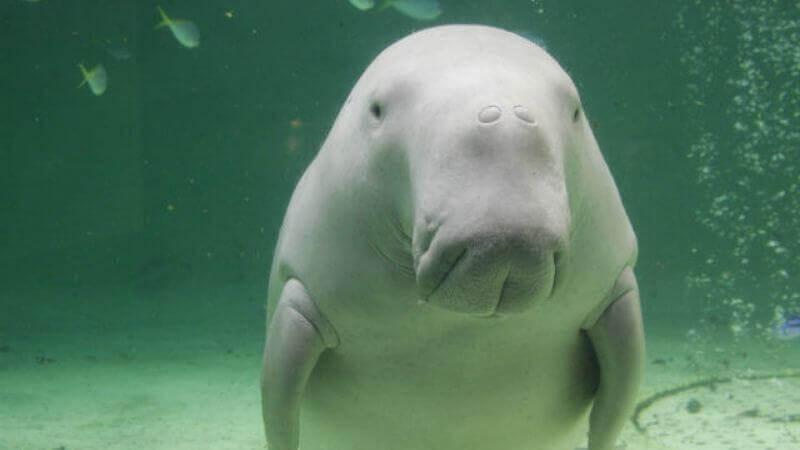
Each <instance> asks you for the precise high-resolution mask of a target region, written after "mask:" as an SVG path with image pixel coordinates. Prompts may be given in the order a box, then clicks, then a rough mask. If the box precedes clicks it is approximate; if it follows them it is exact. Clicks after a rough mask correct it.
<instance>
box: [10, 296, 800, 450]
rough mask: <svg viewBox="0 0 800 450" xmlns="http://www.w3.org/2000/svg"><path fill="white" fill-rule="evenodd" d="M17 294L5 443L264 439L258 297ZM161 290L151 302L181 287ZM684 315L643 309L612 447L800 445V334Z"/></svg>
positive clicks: (142, 444)
mask: <svg viewBox="0 0 800 450" xmlns="http://www.w3.org/2000/svg"><path fill="white" fill-rule="evenodd" d="M181 292H182V291H181ZM14 295H16V297H15V298H16V303H14V302H12V301H11V300H9V299H4V300H6V301H5V303H6V304H11V306H12V307H11V308H10V309H9V310H8V311H10V312H11V315H10V316H9V315H6V316H5V317H3V318H2V319H0V325H2V328H0V449H13V450H18V449H19V450H22V449H31V450H54V449H61V450H84V449H109V450H110V449H120V450H122V449H137V450H138V449H152V450H159V449H165V450H166V449H170V450H182V449H193V450H196V449H219V450H225V449H263V448H265V445H264V441H263V433H262V428H261V410H260V401H259V387H258V378H259V367H260V360H261V349H262V342H263V335H262V329H261V328H260V327H258V326H254V325H253V324H254V323H257V321H258V320H260V316H261V312H260V311H259V310H256V309H255V308H253V309H254V310H253V311H252V314H251V315H252V316H253V317H251V318H250V319H251V320H249V321H248V323H247V324H241V326H239V325H237V324H235V323H224V324H223V323H219V322H217V321H215V320H214V319H215V317H220V316H219V315H218V314H217V315H215V314H214V313H213V312H212V310H213V306H208V311H201V313H202V314H204V317H207V318H209V319H208V322H207V323H192V320H191V318H190V317H189V318H187V317H183V318H182V320H171V319H175V318H176V317H178V316H177V315H173V316H169V315H166V316H164V317H160V318H154V320H145V317H144V316H137V314H140V312H141V311H142V310H147V308H148V305H138V306H137V307H136V308H135V309H131V310H130V311H128V313H129V318H130V319H131V320H130V321H128V320H126V316H125V314H124V313H123V314H122V315H121V316H120V317H118V320H117V321H116V322H113V323H112V322H108V323H105V322H104V325H103V326H83V327H81V326H75V324H80V323H81V322H80V320H78V319H76V317H74V316H71V315H70V314H72V315H75V314H78V313H77V312H76V311H75V310H74V309H72V310H71V309H70V308H65V307H64V306H63V305H61V306H59V307H58V308H57V310H55V311H53V310H52V308H51V309H48V310H47V311H39V312H37V313H36V316H37V318H38V319H42V318H43V317H44V319H45V320H50V321H57V320H59V318H61V320H62V322H65V323H66V324H67V325H65V326H61V327H56V326H54V327H52V328H51V329H46V328H45V329H42V327H35V326H28V325H27V324H26V323H25V320H26V317H25V315H26V313H24V312H23V311H24V305H35V304H41V303H42V301H41V300H42V299H43V298H42V296H47V295H49V294H47V293H46V292H44V291H40V292H34V293H30V294H29V296H30V298H24V297H25V293H20V292H17V293H15V294H14ZM95 295H96V296H92V295H85V296H84V297H85V298H84V300H85V303H83V305H84V307H85V306H86V305H93V306H92V307H86V308H84V310H85V311H91V312H92V314H95V315H98V314H100V315H102V314H107V311H103V310H102V309H101V310H99V311H98V310H97V308H96V307H95V306H94V305H97V304H103V303H101V302H103V299H104V298H108V293H101V292H97V293H96V294H95ZM158 295H159V298H158V299H157V300H158V301H157V302H155V303H152V305H163V302H169V301H170V298H171V296H176V295H181V294H180V293H178V292H177V291H175V292H173V293H171V294H167V293H161V294H158ZM183 295H186V294H183ZM190 297H191V298H192V299H193V300H192V301H197V302H200V303H198V304H202V302H204V301H205V302H211V301H212V300H213V298H217V299H220V298H228V299H230V298H234V299H235V298H239V297H240V294H237V292H236V289H234V288H230V289H227V290H226V289H221V290H217V291H214V290H211V291H209V290H208V289H204V290H203V292H195V293H193V294H192V295H191V296H190ZM37 299H38V300H37ZM203 299H205V300H203ZM212 303H213V302H211V303H208V304H212ZM105 304H106V307H107V308H108V309H109V310H111V309H114V310H115V311H119V310H120V308H119V304H116V306H117V307H115V305H114V304H108V302H106V303H105ZM215 304H219V302H217V303H215ZM14 305H16V307H14ZM77 308H78V309H80V308H81V306H80V305H78V306H77ZM178 309H179V308H178ZM200 309H201V310H202V308H200ZM123 312H124V309H123ZM15 314H16V315H15ZM48 314H49V315H48ZM155 319H158V320H155ZM131 322H134V323H139V324H140V325H139V326H135V327H131V326H130V323H131ZM176 322H177V324H176ZM98 323H99V322H98ZM684 323H685V324H686V326H685V327H681V326H679V325H676V324H684ZM70 324H72V325H70ZM690 328H691V322H690V321H689V320H686V319H685V318H681V317H670V318H666V317H659V320H658V321H652V320H651V321H648V324H647V325H646V332H647V351H648V356H647V372H646V379H645V383H644V386H643V388H642V391H641V394H640V400H641V402H642V403H641V404H640V407H639V410H638V412H637V416H636V422H637V423H636V425H637V426H635V425H634V424H633V423H632V422H631V423H629V425H628V426H627V427H626V429H625V431H624V432H623V435H622V436H621V439H620V443H619V448H624V449H680V450H690V449H713V450H717V449H730V450H734V449H754V448H758V449H787V448H800V378H799V377H798V376H796V374H795V372H793V370H794V371H798V372H800V342H797V341H785V342H784V341H773V340H770V339H766V338H764V337H758V336H756V337H740V338H737V339H734V338H733V337H732V336H731V335H730V334H729V333H725V332H724V330H722V331H720V332H717V333H716V334H714V333H703V332H702V331H700V330H698V331H696V332H691V333H690V332H689V329H690ZM9 330H11V331H9ZM493 450H494V449H493Z"/></svg>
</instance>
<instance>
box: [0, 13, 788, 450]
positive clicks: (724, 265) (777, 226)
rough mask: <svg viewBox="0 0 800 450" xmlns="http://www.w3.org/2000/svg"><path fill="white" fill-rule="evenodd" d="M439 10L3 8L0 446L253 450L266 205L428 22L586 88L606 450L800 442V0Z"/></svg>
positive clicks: (271, 221) (272, 218) (278, 207)
mask: <svg viewBox="0 0 800 450" xmlns="http://www.w3.org/2000/svg"><path fill="white" fill-rule="evenodd" d="M355 3H358V2H355ZM379 3H380V2H379ZM423 3H424V0H423ZM438 4H439V6H440V8H441V12H440V14H438V15H437V16H436V17H434V18H425V19H421V18H419V17H413V15H409V14H407V13H404V12H403V11H401V10H400V9H397V8H391V7H390V8H380V7H379V6H376V7H374V8H372V9H369V10H363V11H362V10H360V9H359V8H356V7H354V4H353V3H351V2H349V1H348V0H328V1H304V2H298V1H277V0H270V1H259V2H256V1H244V0H238V1H237V0H230V1H227V0H226V1H217V2H197V1H188V0H172V1H169V2H163V3H157V2H151V1H146V0H141V1H133V0H120V1H115V2H107V1H100V0H82V1H80V2H65V1H57V0H40V1H31V0H28V1H24V0H5V1H4V2H3V3H2V4H0V25H2V26H0V43H2V46H0V68H2V70H0V86H2V90H3V100H2V102H0V237H2V249H3V251H2V252H0V449H6V448H7V449H56V448H61V449H89V448H103V449H111V448H114V449H128V448H131V449H132V448H151V449H161V448H163V449H181V448H209V449H246V448H262V447H263V433H262V431H261V417H260V404H259V402H260V398H259V394H258V377H259V370H260V360H261V348H262V345H263V337H264V327H265V323H264V314H265V311H264V305H265V300H266V290H267V274H268V271H269V264H270V262H271V256H272V249H273V246H274V244H275V239H276V237H277V234H278V230H279V227H280V223H281V221H282V219H283V213H284V211H285V208H286V205H287V203H288V200H289V196H290V195H291V192H292V191H293V189H294V186H295V183H296V182H297V180H298V178H299V176H300V175H301V174H302V171H303V170H304V168H305V167H306V166H307V164H308V163H309V162H310V161H311V159H312V158H313V157H314V155H315V153H316V151H317V150H318V148H319V146H320V144H321V143H322V141H323V140H324V138H325V134H326V133H327V131H328V129H329V128H330V126H331V124H332V122H333V119H334V118H335V117H336V115H337V113H338V110H339V108H340V106H341V105H342V103H343V102H344V100H345V98H346V96H347V94H348V93H349V91H350V89H351V88H352V86H353V84H354V83H355V81H356V79H357V78H358V76H359V75H360V74H361V73H362V71H363V70H364V68H365V67H366V66H367V65H368V64H369V62H370V61H371V60H372V59H373V58H374V57H375V56H376V55H377V54H378V52H380V50H382V49H383V48H385V47H386V46H388V45H389V44H391V43H392V42H394V41H396V40H397V39H400V38H401V37H403V36H405V35H407V34H409V33H411V32H413V31H415V30H419V29H422V28H425V27H429V26H433V25H439V24H446V23H481V24H487V25H493V26H498V27H501V28H505V29H507V30H511V31H514V32H517V33H519V34H521V35H523V36H525V37H528V38H529V39H532V40H534V41H535V42H537V43H538V44H539V45H542V46H544V47H545V48H546V49H547V51H548V52H550V53H551V54H552V55H553V56H554V57H555V58H556V59H557V60H558V61H559V62H560V63H561V65H562V66H563V67H564V68H565V69H566V70H567V72H568V73H569V74H570V76H571V77H572V79H573V80H574V81H575V83H576V85H577V86H578V90H579V91H580V93H581V98H582V102H583V105H584V108H585V110H586V115H587V117H588V118H589V119H590V121H591V124H592V129H593V131H594V133H595V135H596V137H597V140H598V143H599V145H600V148H601V149H602V151H603V154H604V156H605V158H606V161H607V162H608V164H609V166H610V168H611V171H612V173H613V174H614V177H615V180H616V182H617V185H618V187H619V189H620V193H621V195H622V199H623V202H624V204H625V206H626V210H627V212H628V214H629V216H630V219H631V221H632V223H633V226H634V229H635V230H636V233H637V236H638V239H639V249H640V251H639V259H638V263H637V268H636V272H637V275H638V278H639V286H640V289H641V298H642V306H643V310H644V314H645V331H646V334H647V343H648V362H647V375H646V380H645V385H644V386H643V389H642V392H641V394H640V397H641V403H640V405H639V408H638V409H637V417H636V418H635V419H636V422H635V423H631V425H630V426H628V428H627V429H626V431H625V434H624V435H623V437H622V439H621V441H620V442H621V444H620V445H621V446H622V447H623V448H633V449H635V448H681V449H693V448H711V449H716V448H729V449H739V448H741V449H749V448H776V449H789V448H800V401H798V400H800V382H799V381H798V379H797V377H798V374H797V372H795V371H800V358H798V356H800V355H799V353H800V351H799V350H798V348H800V339H794V338H796V337H798V336H800V321H798V320H797V317H798V316H799V315H800V282H799V281H798V272H799V271H800V234H798V232H797V230H798V229H800V154H798V153H799V152H800V83H798V79H800V4H799V3H797V2H796V1H785V0H784V1H780V0H751V1H744V0H727V1H724V0H703V1H700V0H677V1H671V2H660V1H655V0H647V1H634V0H620V1H611V2H584V1H574V2H573V1H556V0H533V1H531V0H496V1H492V2H486V1H477V0H475V1H472V0H441V1H439V2H438ZM158 6H160V7H161V8H162V11H163V13H161V12H159V10H158V8H157V7H158ZM165 15H168V17H169V18H171V19H168V20H167V21H166V22H164V16H165ZM162 22H163V23H162ZM160 23H161V26H159V27H157V25H159V24H160ZM79 64H81V65H82V66H83V68H79V66H78V65H79ZM98 65H101V66H98ZM98 67H102V69H98ZM79 84H80V86H79ZM691 427H695V428H696V430H695V428H691Z"/></svg>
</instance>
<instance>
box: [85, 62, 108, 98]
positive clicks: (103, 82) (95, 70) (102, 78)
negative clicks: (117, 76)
mask: <svg viewBox="0 0 800 450" xmlns="http://www.w3.org/2000/svg"><path fill="white" fill-rule="evenodd" d="M78 68H79V69H81V74H82V75H83V81H81V84H79V85H78V87H82V86H83V85H84V84H88V85H89V89H91V91H92V94H94V95H103V92H105V91H106V86H108V75H107V74H106V68H105V67H103V65H102V64H98V65H96V66H94V67H92V68H91V69H90V70H86V67H84V66H83V64H78Z"/></svg>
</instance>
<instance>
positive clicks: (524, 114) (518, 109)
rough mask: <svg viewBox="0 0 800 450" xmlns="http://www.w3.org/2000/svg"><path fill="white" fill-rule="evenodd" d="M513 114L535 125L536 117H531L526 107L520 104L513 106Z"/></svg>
mask: <svg viewBox="0 0 800 450" xmlns="http://www.w3.org/2000/svg"><path fill="white" fill-rule="evenodd" d="M514 115H515V116H517V118H519V119H520V120H521V121H523V122H526V123H529V124H531V125H536V119H535V118H534V117H533V115H531V113H530V112H529V111H528V109H527V108H525V107H524V106H522V105H516V106H514Z"/></svg>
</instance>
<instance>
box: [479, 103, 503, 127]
mask: <svg viewBox="0 0 800 450" xmlns="http://www.w3.org/2000/svg"><path fill="white" fill-rule="evenodd" d="M502 115H503V111H502V110H501V109H500V107H499V106H496V105H489V106H487V107H485V108H483V109H482V110H481V112H479V113H478V121H479V122H480V123H492V122H497V121H498V120H499V119H500V116H502Z"/></svg>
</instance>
